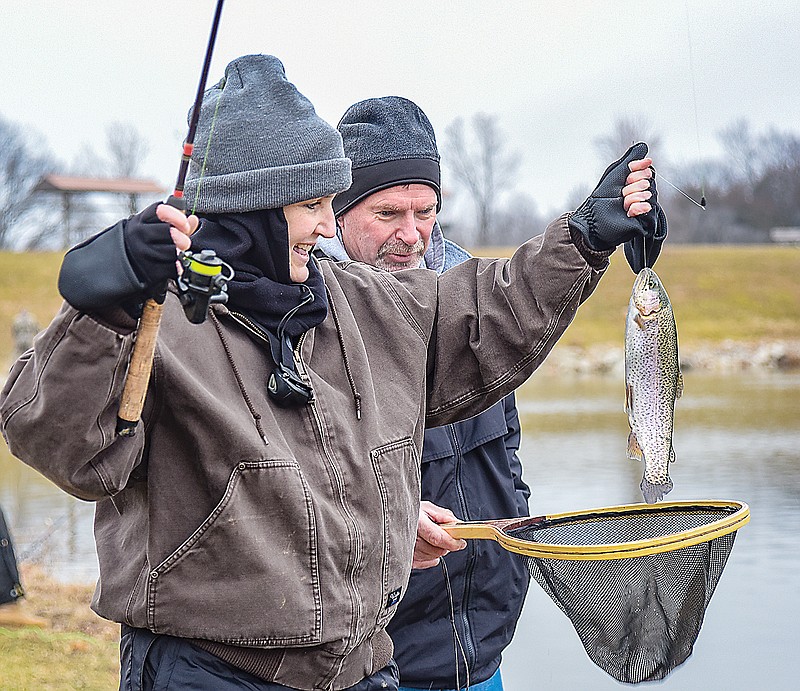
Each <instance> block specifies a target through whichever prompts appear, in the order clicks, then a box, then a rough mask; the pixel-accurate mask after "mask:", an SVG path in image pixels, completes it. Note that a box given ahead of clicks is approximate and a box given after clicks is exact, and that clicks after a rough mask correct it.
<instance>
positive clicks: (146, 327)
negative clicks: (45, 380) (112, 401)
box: [117, 0, 233, 437]
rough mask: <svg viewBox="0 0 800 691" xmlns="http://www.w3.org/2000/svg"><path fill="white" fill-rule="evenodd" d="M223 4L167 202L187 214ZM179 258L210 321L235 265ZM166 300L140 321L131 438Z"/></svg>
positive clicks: (154, 303)
mask: <svg viewBox="0 0 800 691" xmlns="http://www.w3.org/2000/svg"><path fill="white" fill-rule="evenodd" d="M223 2H224V0H217V7H216V10H215V12H214V19H213V21H212V24H211V33H210V34H209V37H208V46H207V48H206V55H205V59H204V60H203V69H202V71H201V73H200V83H199V84H198V86H197V94H196V95H195V99H194V107H193V108H192V115H191V118H190V120H189V131H188V133H187V135H186V140H185V141H184V143H183V151H182V154H181V162H180V166H179V168H178V178H177V181H176V183H175V189H174V191H173V192H172V194H171V195H170V196H169V198H168V199H167V200H166V201H165V202H164V203H165V204H168V205H169V206H172V207H174V208H176V209H179V210H181V211H183V213H186V200H185V198H184V196H183V188H184V184H185V182H186V174H187V172H188V170H189V161H190V160H191V157H192V152H193V151H194V139H195V135H196V133H197V124H198V122H199V120H200V106H201V105H202V102H203V93H204V92H205V88H206V81H207V80H208V72H209V69H210V67H211V56H212V54H213V51H214V43H215V41H216V38H217V29H218V28H219V21H220V16H221V15H222V5H223ZM178 260H179V262H180V265H181V268H182V271H181V272H180V273H181V275H180V277H179V278H178V289H179V293H180V298H181V303H182V304H183V307H184V311H185V313H186V316H187V318H188V319H189V321H191V322H192V323H195V324H199V323H201V322H203V321H204V320H205V316H206V312H207V310H208V305H209V303H210V302H224V301H225V300H226V299H227V293H226V292H225V284H226V283H227V281H228V280H230V279H231V278H232V277H233V269H231V267H230V266H228V265H227V264H225V263H224V262H223V261H221V260H220V259H219V258H218V257H217V256H216V254H215V253H214V251H213V250H203V251H202V252H196V253H193V252H189V251H186V252H181V253H180V254H179V257H178ZM163 300H164V299H163V298H161V299H160V301H159V300H157V299H154V298H149V299H148V300H146V301H145V303H144V308H143V310H142V316H141V318H140V319H139V326H138V329H137V332H136V343H135V344H134V348H133V353H132V354H131V359H130V364H129V365H128V374H127V378H126V379H125V386H124V388H123V391H122V399H121V400H120V406H119V413H118V415H117V435H119V436H122V437H131V436H133V435H134V434H135V433H136V427H137V425H138V424H139V419H140V418H141V416H142V408H143V407H144V398H145V395H146V393H147V386H148V384H149V382H150V374H151V371H152V369H153V355H154V353H155V347H156V339H157V338H158V329H159V326H160V325H161V315H162V313H163V311H164V302H163Z"/></svg>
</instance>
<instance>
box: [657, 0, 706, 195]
mask: <svg viewBox="0 0 800 691" xmlns="http://www.w3.org/2000/svg"><path fill="white" fill-rule="evenodd" d="M684 8H685V9H686V42H687V44H688V48H689V77H690V79H691V80H692V102H693V104H694V134H695V138H696V140H697V158H698V161H699V159H700V124H699V123H700V118H699V117H698V114H697V86H696V84H695V79H694V54H693V52H692V23H691V16H690V13H689V0H685V2H684ZM665 182H666V183H667V184H668V185H671V184H672V183H670V182H669V180H665ZM672 186H673V187H675V185H672ZM675 189H676V190H677V189H678V188H677V187H675ZM678 192H680V193H681V194H683V195H684V196H685V197H687V198H689V199H691V200H692V202H694V203H695V204H697V206H699V207H700V208H701V209H705V208H706V184H705V175H702V176H701V178H700V202H699V203H698V202H696V201H695V200H694V199H692V198H691V197H689V195H687V194H686V193H684V192H683V191H682V190H678Z"/></svg>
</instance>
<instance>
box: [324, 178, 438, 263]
mask: <svg viewBox="0 0 800 691" xmlns="http://www.w3.org/2000/svg"><path fill="white" fill-rule="evenodd" d="M436 202H437V199H436V192H434V190H433V188H432V187H429V186H428V185H423V184H418V183H413V184H410V185H397V186H395V187H390V188H388V189H385V190H381V191H380V192H375V193H374V194H371V195H370V196H369V197H367V198H366V199H364V200H363V201H361V202H359V203H358V204H356V205H355V206H354V207H353V208H352V209H350V210H349V211H347V212H346V213H344V214H343V215H342V216H341V217H340V219H339V225H340V227H341V229H342V239H343V241H344V247H345V249H346V250H347V254H348V255H349V256H350V258H351V259H354V260H356V261H360V262H364V263H366V264H371V265H372V266H377V267H379V268H381V269H385V270H387V271H399V270H400V269H416V268H417V267H419V266H420V264H421V262H422V257H423V255H424V254H425V250H427V249H428V244H429V243H430V240H431V231H432V230H433V224H434V222H435V221H436Z"/></svg>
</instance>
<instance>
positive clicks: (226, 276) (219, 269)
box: [177, 250, 233, 324]
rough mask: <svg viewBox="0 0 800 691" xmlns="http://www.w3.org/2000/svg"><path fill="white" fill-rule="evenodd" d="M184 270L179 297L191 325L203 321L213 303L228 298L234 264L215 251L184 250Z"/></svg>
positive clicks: (179, 278)
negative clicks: (220, 256) (226, 261)
mask: <svg viewBox="0 0 800 691" xmlns="http://www.w3.org/2000/svg"><path fill="white" fill-rule="evenodd" d="M179 261H180V264H181V267H183V271H182V272H181V275H180V276H178V281H177V284H178V297H179V298H180V301H181V304H182V305H183V311H184V312H185V313H186V318H187V319H188V320H189V321H190V322H192V324H202V323H203V322H204V321H205V319H206V314H207V313H208V306H209V305H210V304H212V303H220V304H221V303H225V302H227V301H228V281H230V280H231V279H232V278H233V267H232V266H231V265H230V264H226V263H225V262H224V261H222V260H221V259H220V258H219V257H218V256H217V254H216V252H214V250H202V251H200V252H191V251H188V250H187V251H186V252H181V253H180V255H179Z"/></svg>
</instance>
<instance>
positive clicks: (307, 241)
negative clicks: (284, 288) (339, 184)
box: [283, 195, 336, 283]
mask: <svg viewBox="0 0 800 691" xmlns="http://www.w3.org/2000/svg"><path fill="white" fill-rule="evenodd" d="M332 202H333V195H330V196H328V197H319V198H318V199H311V200H308V201H305V202H298V203H297V204H290V205H289V206H284V207H283V214H284V216H286V223H287V224H288V226H289V277H290V278H291V279H292V281H294V282H295V283H305V282H306V280H307V279H308V260H309V255H310V254H311V252H312V251H313V250H314V245H316V244H317V238H318V237H319V236H320V235H321V236H322V237H325V238H332V237H333V236H334V235H335V234H336V221H335V220H334V217H333V207H332V206H331V203H332Z"/></svg>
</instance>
